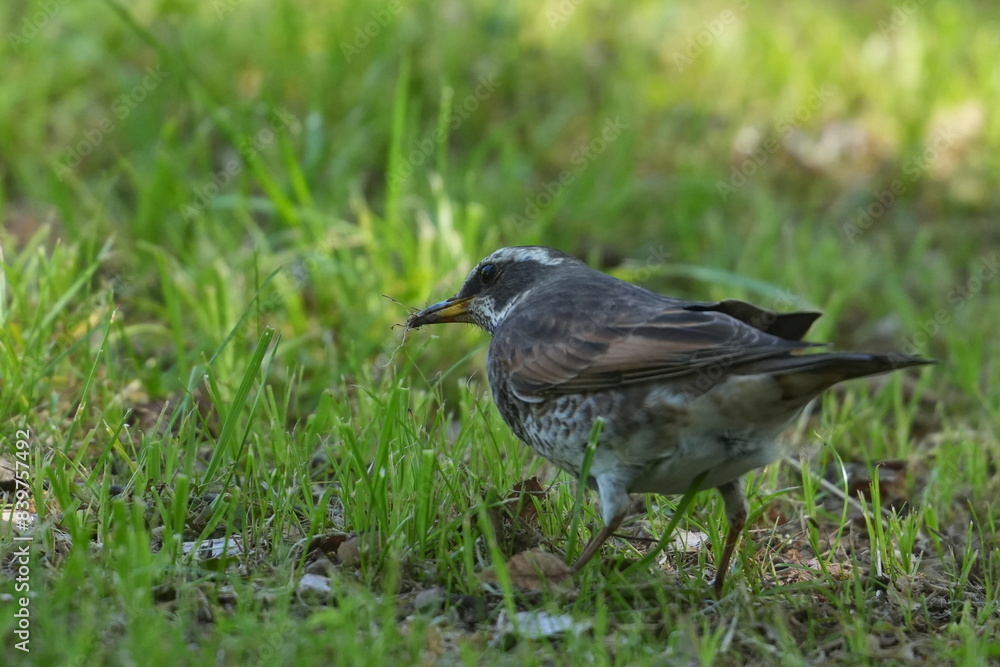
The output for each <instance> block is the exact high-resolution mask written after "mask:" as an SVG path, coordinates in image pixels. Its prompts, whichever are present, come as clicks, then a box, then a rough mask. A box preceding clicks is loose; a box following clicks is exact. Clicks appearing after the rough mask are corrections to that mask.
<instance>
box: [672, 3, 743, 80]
mask: <svg viewBox="0 0 1000 667" xmlns="http://www.w3.org/2000/svg"><path fill="white" fill-rule="evenodd" d="M749 6H750V0H735V2H733V7H734V9H723V10H722V11H721V12H719V14H718V15H717V16H716V17H715V18H713V19H709V20H708V21H705V22H704V23H702V29H701V30H699V31H698V32H697V33H696V34H694V35H692V36H691V37H688V39H687V42H685V44H684V48H683V50H681V51H674V52H673V53H672V54H670V60H671V61H673V63H674V67H676V68H677V71H678V72H683V71H684V68H685V67H687V66H688V65H690V64H691V63H693V62H694V61H695V59H696V58H698V57H699V56H700V55H701V54H703V53H705V51H706V50H707V49H709V48H711V46H712V45H713V44H715V42H716V41H717V40H718V39H719V37H721V36H722V33H724V32H725V31H726V27H727V26H730V25H732V24H734V23H736V14H737V12H742V11H743V10H745V9H746V8H747V7H749Z"/></svg>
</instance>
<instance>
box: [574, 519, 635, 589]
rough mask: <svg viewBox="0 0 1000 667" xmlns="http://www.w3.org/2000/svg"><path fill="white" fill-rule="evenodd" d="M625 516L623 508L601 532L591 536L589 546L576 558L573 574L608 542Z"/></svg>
mask: <svg viewBox="0 0 1000 667" xmlns="http://www.w3.org/2000/svg"><path fill="white" fill-rule="evenodd" d="M624 518H625V511H624V510H623V511H622V512H619V513H618V514H617V515H615V516H614V518H612V519H611V521H610V522H608V523H607V524H605V525H604V528H601V532H599V533H598V534H597V535H596V536H595V537H593V538H591V540H590V542H588V543H587V547H586V548H585V549H584V550H583V553H582V554H580V557H579V558H577V559H576V562H575V563H573V567H572V572H573V574H576V573H577V572H579V571H580V570H581V569H582V568H583V566H584V565H586V564H587V562H588V561H589V560H590V559H591V558H593V557H594V554H596V553H597V552H598V551H600V550H601V545H602V544H604V543H605V542H607V541H608V538H609V537H611V535H612V534H614V532H615V531H616V530H618V526H620V525H621V524H622V520H623V519H624Z"/></svg>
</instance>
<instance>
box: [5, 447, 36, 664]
mask: <svg viewBox="0 0 1000 667" xmlns="http://www.w3.org/2000/svg"><path fill="white" fill-rule="evenodd" d="M14 437H15V441H14V452H13V455H12V458H13V459H14V512H13V524H14V529H15V531H16V533H17V534H15V535H14V538H13V539H14V543H15V544H16V548H15V549H13V551H11V555H10V558H11V560H10V566H9V567H10V568H11V569H13V570H14V573H15V576H14V591H15V592H16V593H19V594H20V595H19V597H17V598H15V599H14V602H15V604H14V605H13V609H14V613H13V616H14V623H13V634H14V636H15V637H16V638H17V639H18V640H19V641H18V642H16V643H15V644H14V648H16V649H17V650H18V651H23V652H25V653H30V652H31V597H30V594H31V542H32V540H33V537H32V535H31V533H29V532H28V531H29V530H30V529H31V527H32V525H33V522H32V521H31V467H30V461H31V430H30V429H26V428H25V429H20V430H18V431H17V432H16V433H15V434H14Z"/></svg>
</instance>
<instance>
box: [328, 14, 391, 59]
mask: <svg viewBox="0 0 1000 667" xmlns="http://www.w3.org/2000/svg"><path fill="white" fill-rule="evenodd" d="M402 11H403V3H402V2H400V0H389V2H388V3H386V5H385V7H382V8H380V9H376V10H373V11H372V13H371V20H370V21H368V22H367V23H365V24H364V25H359V26H355V28H354V39H353V40H352V41H351V42H350V43H348V42H341V43H340V52H341V53H343V54H344V60H346V61H347V62H351V61H352V60H353V59H354V56H356V55H358V54H359V53H361V52H362V51H364V50H365V49H366V48H368V46H369V45H370V44H371V43H372V40H374V39H375V38H377V37H378V36H379V34H381V32H382V30H383V29H384V28H385V27H386V26H387V25H389V24H390V23H392V19H393V18H395V17H396V16H398V15H399V13H400V12H402Z"/></svg>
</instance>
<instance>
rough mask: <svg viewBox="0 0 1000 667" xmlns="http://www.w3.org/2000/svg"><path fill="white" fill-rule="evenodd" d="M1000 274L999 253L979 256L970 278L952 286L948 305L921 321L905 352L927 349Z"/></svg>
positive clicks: (908, 340)
mask: <svg viewBox="0 0 1000 667" xmlns="http://www.w3.org/2000/svg"><path fill="white" fill-rule="evenodd" d="M997 274H1000V258H998V256H997V253H993V254H991V255H988V256H987V255H984V256H982V257H980V258H979V261H978V262H977V263H976V266H975V268H973V270H972V271H970V275H969V278H968V279H967V280H965V281H964V282H962V283H960V284H958V285H955V286H954V287H952V289H951V291H949V292H948V294H947V295H946V296H945V300H946V302H947V304H948V307H947V308H945V307H942V308H938V309H937V310H936V311H934V315H933V317H931V318H929V319H926V320H924V321H923V322H921V323H920V326H919V327H918V328H919V331H917V332H916V333H914V334H913V335H912V336H910V337H909V338H908V339H907V340H906V341H904V345H903V347H902V350H903V353H904V354H910V355H916V354H920V353H921V352H922V351H924V350H925V349H926V345H927V343H929V342H930V340H931V339H932V338H933V337H934V336H935V335H937V334H938V332H940V331H941V329H942V328H944V327H945V326H947V325H948V323H949V322H951V320H952V318H953V317H954V316H955V313H958V312H960V311H961V310H962V309H963V308H965V307H966V305H968V303H969V301H971V300H972V298H973V297H974V296H976V295H977V294H979V293H980V292H982V291H983V289H984V288H985V287H986V284H987V283H989V282H990V281H992V280H993V279H994V278H996V277H997Z"/></svg>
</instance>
